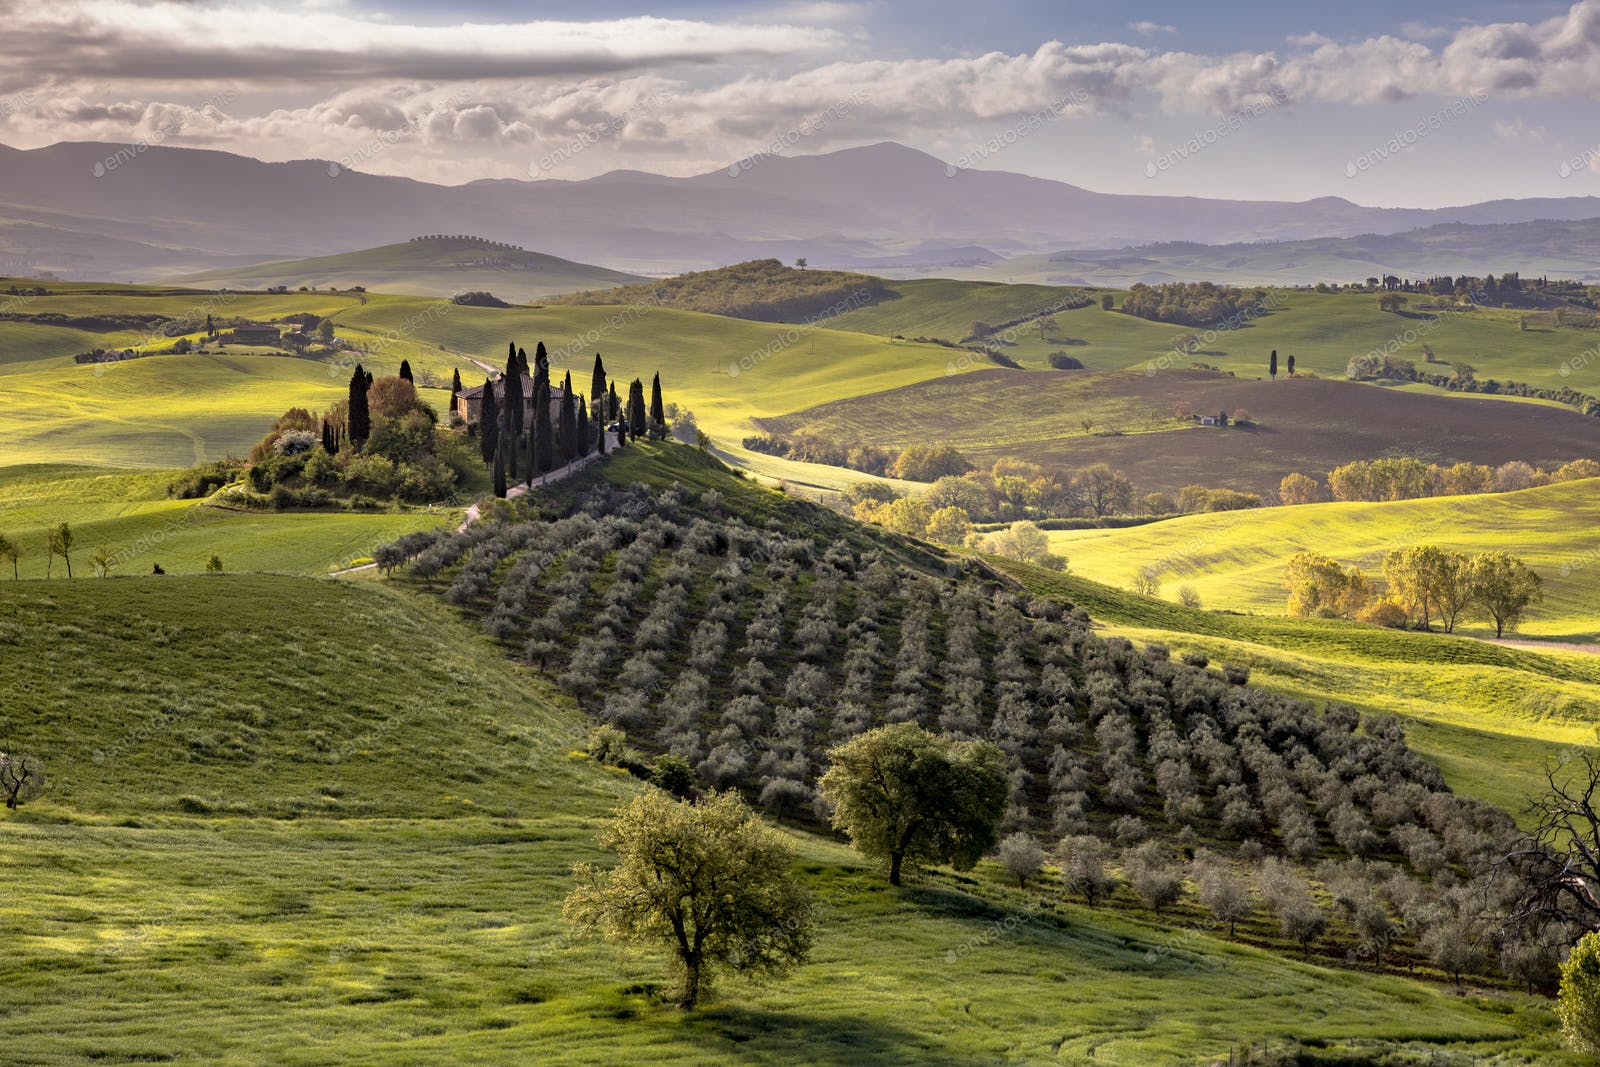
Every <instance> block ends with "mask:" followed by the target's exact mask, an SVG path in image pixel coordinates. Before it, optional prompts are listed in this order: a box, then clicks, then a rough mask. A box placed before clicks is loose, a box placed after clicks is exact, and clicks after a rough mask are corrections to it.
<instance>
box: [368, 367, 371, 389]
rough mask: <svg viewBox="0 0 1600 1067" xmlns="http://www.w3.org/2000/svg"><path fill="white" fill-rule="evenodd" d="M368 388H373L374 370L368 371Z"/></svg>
mask: <svg viewBox="0 0 1600 1067" xmlns="http://www.w3.org/2000/svg"><path fill="white" fill-rule="evenodd" d="M367 388H368V389H371V388H372V372H371V371H367Z"/></svg>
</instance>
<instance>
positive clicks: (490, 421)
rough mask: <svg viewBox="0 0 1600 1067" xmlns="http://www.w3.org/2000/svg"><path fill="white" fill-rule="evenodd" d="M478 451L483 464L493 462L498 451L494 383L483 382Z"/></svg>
mask: <svg viewBox="0 0 1600 1067" xmlns="http://www.w3.org/2000/svg"><path fill="white" fill-rule="evenodd" d="M478 450H479V451H480V452H481V453H482V454H483V461H484V462H485V463H493V462H494V454H495V453H496V452H498V451H500V412H499V411H497V410H495V406H494V383H493V382H491V381H489V380H488V379H487V378H485V379H484V381H483V407H482V408H481V409H480V410H479V412H478Z"/></svg>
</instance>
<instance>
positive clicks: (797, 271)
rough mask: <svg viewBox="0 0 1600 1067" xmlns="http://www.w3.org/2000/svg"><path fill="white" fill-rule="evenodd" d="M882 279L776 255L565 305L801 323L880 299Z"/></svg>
mask: <svg viewBox="0 0 1600 1067" xmlns="http://www.w3.org/2000/svg"><path fill="white" fill-rule="evenodd" d="M883 288H884V285H883V280H882V279H880V278H874V277H870V276H868V275H865V274H852V273H849V272H847V271H838V270H805V269H803V268H799V267H786V266H784V265H783V264H782V263H780V262H779V261H778V260H776V259H758V260H752V261H750V262H748V263H736V264H734V265H732V266H729V267H720V268H718V269H716V270H704V271H692V272H690V273H688V274H679V275H677V276H675V277H672V278H662V279H659V280H655V281H646V282H644V283H643V284H640V285H630V286H627V287H626V288H622V289H614V290H601V291H592V292H584V293H575V294H572V295H571V296H567V297H563V298H561V299H560V300H558V301H556V302H557V303H565V304H624V305H626V304H648V305H651V306H659V307H670V308H676V309H678V310H679V311H703V312H705V313H707V314H710V315H732V316H735V317H737V318H741V319H756V320H758V321H761V322H801V321H804V320H806V319H809V318H812V317H814V316H819V315H829V314H835V313H837V312H838V311H840V310H844V309H848V308H852V307H857V306H859V305H861V304H865V303H869V302H871V301H872V300H874V299H876V298H877V296H878V295H879V294H880V293H881V292H882V291H883Z"/></svg>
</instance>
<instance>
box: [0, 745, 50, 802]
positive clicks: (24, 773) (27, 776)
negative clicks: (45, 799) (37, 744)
mask: <svg viewBox="0 0 1600 1067" xmlns="http://www.w3.org/2000/svg"><path fill="white" fill-rule="evenodd" d="M43 791H44V768H43V766H41V765H40V763H39V760H38V758H37V757H34V756H11V755H7V754H6V753H4V752H0V792H3V793H5V795H6V807H8V808H10V809H11V810H12V811H16V810H17V808H18V806H19V805H22V804H26V803H27V802H28V801H30V800H32V799H33V798H35V797H37V796H38V795H39V794H40V793H42V792H43Z"/></svg>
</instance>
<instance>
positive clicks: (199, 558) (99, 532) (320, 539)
mask: <svg viewBox="0 0 1600 1067" xmlns="http://www.w3.org/2000/svg"><path fill="white" fill-rule="evenodd" d="M176 473H177V472H176V471H153V472H149V473H145V474H129V473H127V472H126V471H114V470H98V469H95V468H88V467H73V466H65V465H61V466H41V467H28V466H18V467H0V534H4V535H6V537H8V538H10V539H11V540H12V541H14V542H15V543H16V544H17V546H18V547H19V548H20V549H21V551H22V558H21V560H20V561H19V568H18V569H19V572H20V574H21V576H22V577H23V578H42V577H44V576H45V574H46V572H47V569H48V570H50V572H51V573H53V574H54V575H55V576H56V577H62V576H64V574H65V567H64V565H63V564H62V562H61V560H60V559H59V558H58V559H57V560H55V562H54V564H53V568H51V567H49V566H47V565H48V564H49V561H48V559H47V555H46V549H45V539H46V534H47V531H48V528H49V527H52V526H54V525H56V524H57V523H62V522H65V523H69V524H70V525H71V526H72V530H73V534H74V538H75V540H74V544H73V573H74V574H75V575H76V576H77V577H79V578H84V577H87V576H91V575H93V574H94V568H93V566H92V565H91V563H90V557H91V556H93V555H94V554H95V553H96V551H97V550H104V551H105V552H107V553H108V554H109V555H111V556H112V557H113V558H114V559H115V561H116V565H115V567H113V569H112V574H113V575H119V574H141V573H145V574H147V573H149V572H150V570H151V569H152V567H154V566H155V565H156V564H160V565H161V568H162V569H163V570H165V571H167V572H168V573H169V574H184V573H191V574H192V573H198V572H200V571H203V570H204V569H205V565H206V561H207V560H208V559H210V557H211V556H212V555H213V554H216V555H219V556H221V557H222V562H223V567H224V568H225V569H226V570H229V571H278V572H287V573H310V574H316V573H320V572H323V571H328V570H335V569H338V568H342V567H346V566H349V565H350V564H351V563H352V562H354V561H356V560H361V559H365V558H366V557H368V556H370V555H371V553H372V550H373V549H374V548H375V547H377V546H378V545H381V544H384V543H386V542H389V541H392V540H394V539H395V538H396V537H398V536H400V535H401V534H403V533H407V532H409V531H411V530H424V529H429V528H431V527H434V526H438V525H441V524H443V523H446V522H449V523H454V522H457V521H459V516H460V511H459V509H455V510H452V509H449V508H442V507H441V508H438V509H434V510H429V509H425V508H413V509H408V510H405V511H398V512H343V511H317V512H277V511H267V510H247V509H236V508H230V507H227V506H224V505H222V504H219V503H218V502H216V501H199V500H169V499H168V498H167V492H166V487H167V483H168V482H169V481H170V480H171V478H172V476H173V475H174V474H176ZM10 569H11V568H10V564H9V563H5V564H0V580H7V581H9V580H10V579H11V577H12V576H11V573H10Z"/></svg>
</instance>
